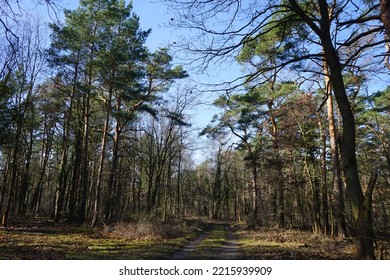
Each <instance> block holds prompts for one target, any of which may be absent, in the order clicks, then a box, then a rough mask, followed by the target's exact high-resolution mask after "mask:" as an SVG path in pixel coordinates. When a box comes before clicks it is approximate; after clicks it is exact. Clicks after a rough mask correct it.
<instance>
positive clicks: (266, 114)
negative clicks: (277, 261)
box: [0, 0, 390, 259]
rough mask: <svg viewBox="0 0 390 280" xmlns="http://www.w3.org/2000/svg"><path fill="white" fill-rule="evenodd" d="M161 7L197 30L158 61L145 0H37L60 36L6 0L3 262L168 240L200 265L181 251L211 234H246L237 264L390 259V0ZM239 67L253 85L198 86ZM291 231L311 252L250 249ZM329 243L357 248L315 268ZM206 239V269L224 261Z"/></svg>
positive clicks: (1, 78) (1, 114)
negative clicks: (204, 108) (205, 109)
mask: <svg viewBox="0 0 390 280" xmlns="http://www.w3.org/2000/svg"><path fill="white" fill-rule="evenodd" d="M23 2H28V1H27V0H23V1H21V3H23ZM33 2H34V1H33ZM134 2H136V1H134ZM156 2H159V3H163V4H164V5H166V6H167V9H168V11H169V12H170V16H169V19H170V20H169V21H168V22H167V27H169V28H172V29H173V30H184V31H185V32H184V33H181V35H180V38H177V40H176V42H175V43H174V44H172V45H169V46H168V45H167V46H166V47H162V48H159V49H157V50H155V51H153V52H152V51H150V50H149V48H148V45H147V39H148V37H149V36H150V34H151V32H153V30H150V29H146V30H143V29H142V28H141V26H140V18H139V16H138V15H136V14H135V13H134V12H133V5H132V1H125V0H80V3H79V6H78V8H76V9H74V10H68V9H64V10H63V9H61V8H60V7H61V6H60V5H59V2H58V3H57V2H56V1H51V0H50V1H49V0H45V1H36V3H35V2H34V3H35V5H39V6H44V7H46V9H44V10H45V11H46V12H47V11H50V13H51V14H52V15H53V14H54V15H56V16H54V17H52V18H51V22H50V23H46V22H43V21H42V20H41V18H42V15H39V14H36V13H34V12H33V11H29V10H28V9H24V8H23V6H20V5H19V4H18V3H19V2H18V1H13V0H1V1H0V3H1V7H0V48H1V51H0V217H1V227H0V259H8V258H11V259H14V258H17V259H21V258H22V259H23V258H27V259H29V258H38V259H39V258H43V259H45V258H55V259H56V258H57V259H62V258H73V257H75V256H76V255H77V254H78V250H77V249H72V250H74V251H72V254H71V255H69V254H68V255H64V254H62V253H60V252H55V253H53V252H54V251H50V252H51V253H50V252H49V251H47V252H40V251H39V250H38V251H36V252H35V251H33V253H28V250H27V249H21V247H17V245H15V244H16V243H17V242H16V241H15V244H13V243H12V240H18V241H19V242H21V241H20V240H19V239H18V238H24V237H23V234H24V233H26V234H27V233H34V232H35V233H36V232H41V233H42V236H41V235H39V236H40V237H39V238H46V237H43V235H45V234H47V236H48V237H47V239H44V241H42V240H40V241H36V242H38V243H39V242H41V243H39V244H46V243H50V242H53V243H55V242H57V241H56V238H57V239H58V238H63V239H64V240H67V241H66V242H69V243H72V242H76V243H77V242H79V243H81V242H82V241H80V239H77V238H81V237H80V235H82V234H86V235H88V236H89V237H91V238H92V236H93V238H96V239H99V238H98V237H102V236H103V237H104V238H108V239H104V240H105V241H104V242H107V244H103V245H102V244H100V245H96V244H95V243H94V242H95V241H92V239H91V240H89V241H88V242H90V243H88V245H85V246H86V248H87V249H88V250H91V251H93V250H100V249H97V247H99V246H115V245H112V243H109V241H108V240H109V237H112V236H114V239H115V238H124V239H123V240H126V241H124V242H130V243H131V242H137V238H140V236H143V241H145V242H156V244H160V245H161V244H162V245H161V246H162V247H161V248H160V247H159V250H157V249H156V250H157V253H156V254H154V255H151V256H150V258H170V257H168V255H167V253H166V254H164V253H162V252H170V253H172V254H171V256H176V257H173V258H189V256H188V255H186V256H182V255H177V254H176V255H175V254H173V253H174V252H176V251H178V250H180V249H181V248H183V246H185V244H186V243H187V241H188V240H193V239H194V238H196V236H197V234H196V231H197V230H198V229H201V231H202V232H205V233H208V236H216V237H215V238H216V240H220V242H225V241H223V240H225V239H226V240H228V239H232V240H235V241H237V240H236V239H240V238H239V237H240V236H242V234H243V233H242V232H244V231H245V233H246V235H245V236H246V237H245V238H246V239H245V240H244V241H243V239H242V238H241V239H242V240H241V241H237V242H238V243H239V244H240V248H241V249H237V250H243V251H244V252H241V254H240V255H235V251H234V252H230V253H231V254H232V256H231V257H232V258H241V257H243V255H245V256H246V258H261V259H262V258H265V259H266V258H267V257H269V258H282V259H283V258H293V259H301V258H309V259H311V258H332V259H334V258H336V259H337V258H347V259H350V258H352V259H355V258H358V259H383V258H385V259H389V258H390V243H389V242H390V216H389V215H390V212H389V211H390V87H389V82H388V81H389V73H390V62H389V55H390V54H389V50H390V39H389V36H390V1H389V0H333V1H329V0H328V1H326V0H272V1H255V0H247V1H245V0H231V1H226V0H216V1H188V0H159V1H156ZM60 14H63V16H62V17H61V16H59V15H60ZM180 56H182V58H183V57H184V58H185V59H181V58H180ZM226 63H227V64H234V65H237V67H238V68H240V73H241V74H240V75H239V76H237V77H234V78H232V79H231V80H226V81H222V82H216V83H213V84H196V83H195V82H194V81H193V80H192V79H191V77H192V76H194V75H197V73H203V72H205V71H207V69H208V67H210V66H213V65H214V66H215V65H218V64H226ZM209 75H211V74H209ZM210 92H211V93H212V94H213V96H215V98H214V100H213V106H214V108H215V110H216V114H215V116H214V117H213V118H212V119H210V122H209V124H208V125H207V126H206V127H203V128H201V129H197V128H196V124H194V123H193V116H192V115H191V114H190V113H189V112H190V111H191V110H194V108H196V106H197V105H198V104H199V102H200V100H202V96H203V95H205V94H206V93H210ZM199 113H200V114H201V113H202V112H199ZM199 139H202V140H199ZM200 149H204V150H207V153H205V154H204V155H203V158H202V159H201V160H200V161H199V159H196V158H195V157H194V154H195V152H196V151H197V150H200ZM145 228H147V229H148V230H149V231H147V230H146V229H145ZM138 229H139V232H138V233H137V232H135V233H134V236H130V232H131V231H137V230H138ZM40 230H41V231H40ZM142 230H144V231H142ZM145 231H147V232H152V235H153V234H154V235H153V236H155V235H159V237H158V238H155V237H153V236H152V237H150V238H149V237H148V235H147V234H146V233H145ZM267 232H268V233H273V234H274V235H273V236H272V237H269V236H268V237H267V235H266V233H267ZM67 233H69V234H68V237H69V236H70V235H72V234H73V233H76V236H77V237H76V239H77V240H76V241H75V240H73V241H71V240H68V239H67V238H68V237H66V235H67ZM71 233H72V234H71ZM298 233H300V234H303V235H302V236H304V237H302V236H298ZM18 234H19V235H18ZM234 234H236V237H235V238H234V237H231V238H230V237H229V236H230V235H232V236H233V235H234ZM294 234H297V236H295V235H294ZM292 235H294V238H293V239H299V240H298V243H299V244H298V245H296V247H294V248H296V249H297V250H296V252H295V251H294V252H295V253H293V251H291V250H292V249H291V248H289V249H288V250H289V253H288V255H286V254H284V255H283V254H281V255H278V256H274V255H271V253H270V252H268V251H261V250H262V249H261V248H262V247H261V246H260V245H258V247H250V248H249V247H248V248H249V250H246V251H245V250H244V249H243V247H245V246H251V245H250V243H251V241H250V238H253V239H252V241H253V240H259V239H262V238H264V239H267V238H271V239H272V241H273V242H281V243H283V242H289V240H286V238H287V237H288V236H290V238H291V236H292ZM34 236H35V235H34ZM118 236H120V237H118ZM145 236H146V237H145ZM221 236H223V238H222V237H221ZM103 237H102V240H103ZM27 238H32V237H31V236H29V237H27ZM34 238H35V237H34ZM210 238H211V237H210ZM221 238H222V239H221ZM282 239H283V240H282ZM320 239H321V240H327V241H326V242H328V243H329V242H330V243H332V244H333V245H334V246H335V249H334V250H336V249H337V246H336V245H337V244H341V243H343V242H344V243H345V244H347V245H346V246H348V248H350V250H351V251H350V252H351V253H350V254H349V255H346V256H345V255H341V253H340V252H339V253H338V254H336V253H335V255H333V256H325V255H316V254H315V250H316V248H317V247H315V246H317V245H316V244H319V243H320V241H318V240H320ZM93 240H95V239H93ZM121 240H122V239H121ZM134 240H135V241H134ZM221 240H222V241H221ZM84 241H85V240H84ZM84 241H83V242H84ZM311 241H313V243H310V242H311ZM24 242H26V243H28V240H24ZM30 242H35V241H31V240H30ZM232 242H233V241H232ZM245 242H246V243H248V244H246V243H245ZM253 242H254V241H253ZM38 243H37V244H38ZM203 243H206V245H199V244H198V245H197V246H198V247H200V253H199V252H198V253H195V255H193V256H192V258H217V257H216V256H217V254H218V253H217V251H218V250H219V249H218V248H214V250H209V249H210V247H209V246H213V245H207V242H203ZM203 243H202V244H203ZM217 243H218V242H217ZM344 243H343V244H344ZM10 244H11V245H12V246H15V247H12V248H10V247H9V246H11V245H10ZM256 244H257V243H256ZM335 244H336V245H335ZM144 245H145V244H144ZM144 245H143V246H144ZM333 245H332V246H333ZM26 246H27V245H26ZM118 246H119V245H118ZM145 246H146V247H145V248H149V249H150V248H153V246H154V243H148V245H145ZM148 246H149V247H148ZM150 246H152V247H150ZM156 246H157V245H156ZM202 246H203V247H202ZM232 246H233V245H232ZM234 246H235V245H234ZM340 246H341V245H340ZM36 247H38V245H37V246H36ZM34 248H35V247H34ZM99 248H100V247H99ZM115 248H117V247H115ZM156 248H157V247H156ZM202 248H203V251H204V252H206V256H203V257H202V256H200V255H199V254H201V253H202ZM87 249H85V250H87ZM263 249H264V248H263ZM298 249H299V250H298ZM310 249H313V252H311V251H310V252H309V250H310ZM317 249H318V248H317ZM34 250H35V249H34ZM128 250H130V251H129V252H128V254H133V257H135V258H148V257H147V256H145V255H143V254H142V252H143V251H142V250H141V249H139V250H141V251H133V252H131V249H128ZM137 250H138V249H137ZM164 250H165V251H164ZM234 250H235V249H234ZM302 250H307V253H306V255H305V252H302ZM106 251H107V250H106V249H105V252H106ZM108 251H109V250H108ZM323 251H324V252H325V251H327V250H326V249H324V250H323ZM336 251H337V250H336ZM18 252H19V254H22V255H17V254H18ZM93 252H95V251H93ZM140 252H141V253H140ZM204 252H203V253H204ZM210 252H211V253H210ZM218 252H219V251H218ZM13 253H14V254H15V255H12V254H13ZM212 253H215V254H216V255H214V256H213V255H210V254H212ZM273 253H274V252H273ZM284 253H285V252H284ZM34 254H35V255H34ZM126 254H127V253H126ZM126 254H125V253H124V251H121V252H120V253H118V255H116V256H114V257H115V258H127V257H129V255H126ZM197 254H198V255H197ZM224 254H225V255H228V254H229V252H227V251H225V252H224ZM267 254H268V255H267ZM239 256H240V257H239ZM111 257H112V256H111ZM85 258H110V255H99V254H91V255H87V256H85ZM243 258H244V257H243Z"/></svg>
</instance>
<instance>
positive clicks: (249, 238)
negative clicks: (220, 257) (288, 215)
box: [236, 228, 354, 260]
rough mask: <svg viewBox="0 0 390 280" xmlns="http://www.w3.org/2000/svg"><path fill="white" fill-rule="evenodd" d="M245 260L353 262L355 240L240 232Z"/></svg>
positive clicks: (279, 232)
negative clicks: (341, 260)
mask: <svg viewBox="0 0 390 280" xmlns="http://www.w3.org/2000/svg"><path fill="white" fill-rule="evenodd" d="M236 233H237V234H238V236H239V238H240V241H239V243H240V247H241V251H242V252H243V256H244V257H243V258H244V259H252V260H316V259H317V260H340V259H352V258H353V248H354V245H353V243H352V242H351V240H347V239H345V240H343V239H332V238H328V237H324V236H318V235H313V234H311V233H310V232H304V231H299V230H283V229H263V228H260V229H256V230H242V229H241V230H238V231H237V232H236Z"/></svg>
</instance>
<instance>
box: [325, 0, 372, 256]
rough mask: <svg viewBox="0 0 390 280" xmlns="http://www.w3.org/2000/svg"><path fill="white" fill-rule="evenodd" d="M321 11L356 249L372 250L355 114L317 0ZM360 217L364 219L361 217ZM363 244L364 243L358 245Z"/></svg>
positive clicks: (326, 5)
mask: <svg viewBox="0 0 390 280" xmlns="http://www.w3.org/2000/svg"><path fill="white" fill-rule="evenodd" d="M318 2H319V6H320V12H321V20H320V28H321V33H320V34H319V36H320V38H321V43H322V46H323V49H324V52H325V59H326V63H327V64H328V67H329V72H330V78H331V82H332V86H333V91H334V94H335V97H336V101H337V105H338V108H339V110H340V114H341V117H342V121H343V125H342V128H343V136H342V137H341V145H340V150H341V159H342V165H343V170H344V177H345V182H346V186H347V191H348V196H349V199H350V202H351V210H352V215H353V219H354V222H355V223H356V225H357V235H358V236H364V238H366V242H364V243H359V248H358V252H360V253H363V254H365V253H368V252H371V251H373V240H372V236H366V234H367V233H368V232H369V229H367V225H369V224H371V221H369V219H370V218H371V216H369V215H361V217H360V218H359V216H360V206H361V205H362V203H363V199H364V196H363V191H362V187H361V185H360V180H359V174H358V168H357V159H356V135H355V134H356V133H355V117H354V115H353V112H352V108H351V104H350V103H349V100H348V95H347V92H346V90H345V85H344V80H343V76H342V67H341V64H340V60H339V56H338V54H337V51H336V50H335V48H334V46H333V44H332V39H331V36H330V21H329V14H328V11H329V9H328V8H329V7H328V4H327V2H326V1H325V0H318ZM363 219H366V220H364V221H363ZM361 246H364V247H361ZM358 257H359V258H370V255H369V254H367V255H358Z"/></svg>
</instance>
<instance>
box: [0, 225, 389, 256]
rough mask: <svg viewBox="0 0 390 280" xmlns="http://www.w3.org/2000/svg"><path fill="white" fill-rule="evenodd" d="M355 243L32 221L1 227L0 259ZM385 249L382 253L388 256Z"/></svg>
mask: <svg viewBox="0 0 390 280" xmlns="http://www.w3.org/2000/svg"><path fill="white" fill-rule="evenodd" d="M353 248H354V244H353V242H352V241H351V240H350V239H333V238H329V237H324V236H318V235H313V234H312V233H310V232H306V231H300V230H283V229H268V228H257V229H248V228H246V227H245V226H244V225H237V224H231V223H227V222H215V221H200V220H177V221H173V222H170V223H169V224H163V223H156V222H154V223H152V222H147V221H141V222H138V223H130V224H117V225H115V226H112V227H108V226H106V227H102V228H90V227H79V226H72V225H67V224H59V225H58V224H54V223H53V222H51V221H47V220H34V221H33V222H32V221H17V222H14V223H11V224H10V225H9V227H7V228H0V259H22V260H30V259H37V260H47V259H55V260H67V259H73V260H75V259H76V260H77V259H79V260H90V259H92V260H104V259H110V260H120V259H122V260H124V259H240V260H241V259H243V260H245V259H247V260H258V259H265V260H273V259H277V260H310V259H319V260H341V259H353ZM386 250H387V251H386ZM386 250H385V254H384V255H382V257H383V258H385V259H389V258H390V257H389V252H390V251H389V250H388V249H386ZM386 254H387V255H386Z"/></svg>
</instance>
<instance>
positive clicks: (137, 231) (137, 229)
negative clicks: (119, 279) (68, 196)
mask: <svg viewBox="0 0 390 280" xmlns="http://www.w3.org/2000/svg"><path fill="white" fill-rule="evenodd" d="M203 226H204V225H203V224H202V223H201V222H200V221H196V220H184V221H170V222H169V223H163V222H161V221H150V220H139V221H136V222H131V223H117V224H115V225H112V226H105V227H104V228H103V230H102V234H103V236H106V237H110V238H125V239H128V240H140V241H162V240H167V239H173V238H180V237H183V236H188V235H189V234H191V233H193V232H196V230H197V229H198V228H201V227H203Z"/></svg>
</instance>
